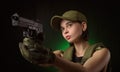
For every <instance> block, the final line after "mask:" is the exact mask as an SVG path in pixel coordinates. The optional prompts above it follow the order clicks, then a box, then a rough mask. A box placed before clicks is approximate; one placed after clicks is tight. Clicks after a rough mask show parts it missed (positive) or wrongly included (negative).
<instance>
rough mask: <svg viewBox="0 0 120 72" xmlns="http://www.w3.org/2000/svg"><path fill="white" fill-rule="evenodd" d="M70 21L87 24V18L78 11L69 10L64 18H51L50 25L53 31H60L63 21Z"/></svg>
mask: <svg viewBox="0 0 120 72" xmlns="http://www.w3.org/2000/svg"><path fill="white" fill-rule="evenodd" d="M63 19H65V20H70V21H80V22H83V21H85V22H87V19H86V16H85V15H84V14H83V13H81V12H79V11H77V10H69V11H66V12H65V13H63V15H62V16H58V15H55V16H53V17H52V18H51V22H50V25H51V27H52V28H53V29H56V30H59V28H60V22H61V20H63Z"/></svg>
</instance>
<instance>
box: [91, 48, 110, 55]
mask: <svg viewBox="0 0 120 72" xmlns="http://www.w3.org/2000/svg"><path fill="white" fill-rule="evenodd" d="M101 54H102V55H107V56H109V55H110V50H109V49H108V48H102V49H100V50H97V51H95V52H94V54H93V56H94V55H101Z"/></svg>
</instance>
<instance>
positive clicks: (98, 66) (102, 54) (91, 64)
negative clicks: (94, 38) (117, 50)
mask: <svg viewBox="0 0 120 72" xmlns="http://www.w3.org/2000/svg"><path fill="white" fill-rule="evenodd" d="M109 60H110V50H109V49H108V48H102V49H99V50H97V51H95V52H94V53H93V55H92V57H91V58H89V59H88V60H87V61H86V62H85V64H84V67H86V68H87V69H88V70H89V71H91V72H99V71H100V70H102V69H103V68H104V67H105V65H107V64H108V62H109Z"/></svg>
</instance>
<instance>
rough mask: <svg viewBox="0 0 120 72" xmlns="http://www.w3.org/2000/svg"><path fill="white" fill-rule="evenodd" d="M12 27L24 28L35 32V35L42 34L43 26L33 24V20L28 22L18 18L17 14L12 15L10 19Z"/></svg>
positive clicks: (36, 23) (25, 19)
mask: <svg viewBox="0 0 120 72" xmlns="http://www.w3.org/2000/svg"><path fill="white" fill-rule="evenodd" d="M11 19H12V26H19V27H26V28H29V29H31V30H36V31H37V33H40V32H43V25H42V24H40V23H38V22H35V21H33V20H29V19H27V18H24V17H20V16H19V15H18V14H17V13H15V14H13V15H12V17H11Z"/></svg>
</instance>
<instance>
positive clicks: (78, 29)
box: [71, 27, 82, 38]
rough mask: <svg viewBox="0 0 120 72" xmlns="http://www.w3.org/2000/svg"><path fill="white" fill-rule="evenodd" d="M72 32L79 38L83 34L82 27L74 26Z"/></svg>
mask: <svg viewBox="0 0 120 72" xmlns="http://www.w3.org/2000/svg"><path fill="white" fill-rule="evenodd" d="M71 34H72V36H73V37H75V38H78V37H80V36H81V35H82V29H81V28H80V27H77V28H74V29H72V30H71Z"/></svg>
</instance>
